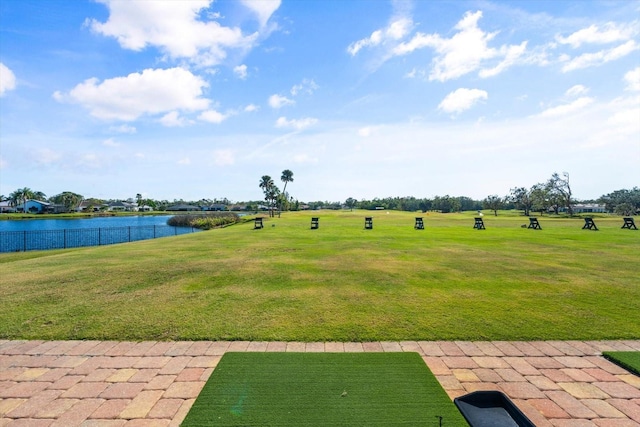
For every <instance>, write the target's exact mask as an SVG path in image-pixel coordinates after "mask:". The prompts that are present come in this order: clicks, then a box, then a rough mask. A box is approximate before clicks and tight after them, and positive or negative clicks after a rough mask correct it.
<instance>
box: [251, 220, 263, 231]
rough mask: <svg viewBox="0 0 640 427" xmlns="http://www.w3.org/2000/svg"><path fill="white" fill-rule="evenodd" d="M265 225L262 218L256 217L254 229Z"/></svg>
mask: <svg viewBox="0 0 640 427" xmlns="http://www.w3.org/2000/svg"><path fill="white" fill-rule="evenodd" d="M263 227H264V225H262V218H256V219H254V223H253V229H254V230H257V229H258V228H263Z"/></svg>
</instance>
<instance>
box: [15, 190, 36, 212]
mask: <svg viewBox="0 0 640 427" xmlns="http://www.w3.org/2000/svg"><path fill="white" fill-rule="evenodd" d="M33 198H35V193H34V192H33V190H32V189H30V188H29V187H24V188H19V189H17V190H16V191H14V192H13V193H11V194H9V200H11V204H12V205H13V206H17V205H18V204H19V203H20V202H22V211H23V212H24V211H25V210H26V209H25V208H26V204H27V200H29V199H33Z"/></svg>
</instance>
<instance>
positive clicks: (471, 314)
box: [0, 211, 640, 341]
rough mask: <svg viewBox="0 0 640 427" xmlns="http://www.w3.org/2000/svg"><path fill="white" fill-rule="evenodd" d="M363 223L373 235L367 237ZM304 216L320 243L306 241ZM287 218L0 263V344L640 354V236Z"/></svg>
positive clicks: (444, 219)
mask: <svg viewBox="0 0 640 427" xmlns="http://www.w3.org/2000/svg"><path fill="white" fill-rule="evenodd" d="M365 215H366V216H370V215H373V217H374V219H373V223H374V228H373V229H372V230H364V217H365ZM311 216H319V217H320V228H319V229H318V230H310V229H309V223H310V218H311ZM415 216H416V215H415V214H411V213H403V212H390V213H389V214H387V213H386V212H384V211H376V212H368V211H367V212H365V211H354V212H349V211H337V212H334V211H321V212H299V213H286V214H283V215H282V217H281V218H272V219H268V220H267V221H266V222H265V228H264V229H262V230H253V226H252V223H244V224H238V225H235V226H232V227H226V228H221V229H215V230H210V231H206V232H202V233H196V234H190V235H183V236H176V237H168V238H163V239H158V240H152V241H140V242H135V243H129V244H122V245H113V246H103V247H91V248H82V249H71V250H56V251H43V252H27V253H13V254H0V274H1V277H2V281H1V284H0V295H2V299H1V300H0V338H10V339H118V340H147V339H153V340H169V339H213V340H217V339H229V340H302V341H327V340H336V341H367V340H405V339H420V340H423V339H424V340H436V339H448V340H451V339H461V340H484V339H496V340H518V339H615V338H639V337H640V323H639V322H637V313H638V312H640V281H639V280H638V253H639V252H640V232H638V231H630V230H621V229H620V226H621V225H622V221H621V219H620V218H598V219H597V220H596V222H597V225H598V227H599V229H600V231H588V230H582V229H581V227H582V225H583V223H584V221H583V220H582V219H579V218H578V219H551V218H547V217H539V219H540V224H541V225H542V228H543V230H528V229H526V228H521V225H522V224H526V223H528V220H527V219H526V218H524V217H518V216H498V217H494V216H493V215H489V214H486V215H485V216H484V220H485V224H486V228H487V229H486V230H474V229H473V228H472V227H473V217H474V213H470V214H446V215H445V214H429V215H426V214H425V215H424V218H425V226H426V229H425V230H414V229H413V222H414V217H415Z"/></svg>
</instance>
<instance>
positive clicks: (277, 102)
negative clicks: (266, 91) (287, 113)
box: [269, 94, 296, 108]
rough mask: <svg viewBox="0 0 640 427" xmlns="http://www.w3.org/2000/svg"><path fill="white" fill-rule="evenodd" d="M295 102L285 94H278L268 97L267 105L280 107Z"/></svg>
mask: <svg viewBox="0 0 640 427" xmlns="http://www.w3.org/2000/svg"><path fill="white" fill-rule="evenodd" d="M295 103H296V102H295V101H294V100H293V99H289V98H287V97H286V96H281V95H278V94H275V95H271V96H270V97H269V106H270V107H271V108H281V107H284V106H285V105H293V104H295Z"/></svg>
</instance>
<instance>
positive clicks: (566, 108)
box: [538, 96, 594, 118]
mask: <svg viewBox="0 0 640 427" xmlns="http://www.w3.org/2000/svg"><path fill="white" fill-rule="evenodd" d="M593 101H594V100H593V98H589V97H587V96H583V97H581V98H578V99H576V100H575V101H573V102H570V103H568V104H564V105H558V106H557V107H552V108H548V109H546V110H544V111H543V112H542V113H540V114H538V117H546V118H553V117H562V116H566V115H568V114H571V113H574V112H576V111H579V110H581V109H583V108H585V107H587V106H588V105H591V104H592V103H593Z"/></svg>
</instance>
